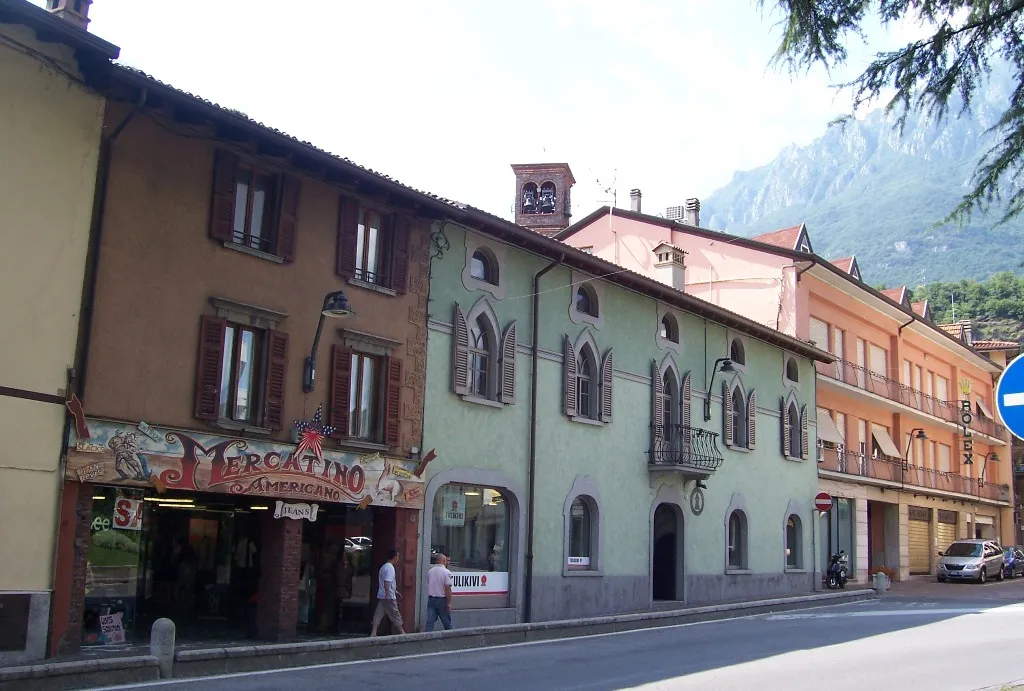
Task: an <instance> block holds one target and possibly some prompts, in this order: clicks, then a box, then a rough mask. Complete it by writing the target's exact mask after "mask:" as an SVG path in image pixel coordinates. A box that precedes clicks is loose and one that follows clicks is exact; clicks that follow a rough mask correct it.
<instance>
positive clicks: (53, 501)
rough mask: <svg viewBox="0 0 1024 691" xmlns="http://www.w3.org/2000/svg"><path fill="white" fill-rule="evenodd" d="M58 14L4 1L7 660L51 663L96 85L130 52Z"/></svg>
mask: <svg viewBox="0 0 1024 691" xmlns="http://www.w3.org/2000/svg"><path fill="white" fill-rule="evenodd" d="M51 4H52V5H55V6H59V5H61V3H59V2H54V3H51ZM87 4H88V3H86V6H87ZM55 9H57V10H60V9H61V8H60V7H55ZM65 12H66V10H65ZM59 15H60V12H59V11H58V12H47V11H46V10H44V9H41V8H38V7H35V6H34V5H31V4H29V3H28V2H24V1H23V0H0V93H2V94H3V95H4V96H3V103H4V105H3V109H2V110H0V113H2V114H3V115H2V118H3V120H2V122H0V162H2V165H0V209H3V215H2V219H3V220H2V223H3V226H2V233H0V238H2V245H0V248H2V249H0V276H3V281H4V287H5V289H4V290H2V291H0V322H2V323H3V325H4V337H3V339H2V341H0V355H2V357H0V511H2V513H0V518H2V520H0V563H2V564H3V568H0V607H2V608H3V611H4V620H5V621H6V622H7V624H6V625H5V626H3V627H2V629H3V630H2V631H0V664H2V663H4V662H16V661H19V660H25V659H32V658H37V657H42V656H43V654H44V653H45V642H46V629H47V619H48V616H47V615H48V612H49V608H50V599H51V593H52V584H53V563H54V560H53V554H54V536H55V533H56V526H55V522H56V520H57V518H56V517H57V507H58V501H59V499H58V493H59V487H60V482H59V479H58V478H59V474H58V466H59V463H60V457H61V440H62V438H63V437H64V436H65V435H64V434H63V432H64V425H65V417H66V416H65V405H64V402H65V399H66V397H67V396H68V395H69V393H70V392H71V391H73V386H74V382H73V380H72V378H71V376H70V373H69V368H72V367H73V366H74V363H75V353H76V344H77V341H78V330H79V315H80V313H81V310H82V287H83V278H84V276H85V272H86V257H87V254H88V247H89V228H90V219H91V217H92V213H93V190H94V187H95V179H96V166H97V160H98V157H99V150H100V137H101V129H102V125H103V110H104V99H103V97H102V96H100V95H98V94H97V92H96V91H95V90H94V89H95V86H96V84H97V80H99V79H101V78H102V74H103V71H104V66H106V67H107V68H109V65H110V61H111V60H112V59H113V58H115V57H116V56H117V54H118V49H117V48H116V47H115V46H113V45H111V44H109V43H107V42H105V41H102V40H100V39H98V38H96V37H94V36H91V35H90V34H89V33H87V32H86V31H85V30H84V28H83V27H84V25H85V23H86V21H85V20H84V17H83V18H80V19H81V21H79V22H78V23H77V24H76V23H75V22H73V21H68V18H64V17H61V16H59Z"/></svg>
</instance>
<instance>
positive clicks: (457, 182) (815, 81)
mask: <svg viewBox="0 0 1024 691" xmlns="http://www.w3.org/2000/svg"><path fill="white" fill-rule="evenodd" d="M33 2H35V3H36V4H39V5H42V4H43V0H33ZM767 4H768V6H773V3H772V2H771V0H769V1H768V3H767ZM90 16H91V17H92V23H91V24H90V27H89V28H90V31H92V32H93V33H95V34H96V35H98V36H101V37H103V38H105V39H107V40H109V41H111V42H112V43H115V44H117V45H119V46H120V47H121V61H122V62H124V63H125V64H127V65H130V66H132V67H137V68H139V69H141V70H143V71H145V72H147V73H149V74H151V75H153V76H154V77H156V78H158V79H161V80H163V81H165V82H168V83H170V84H172V85H174V86H176V87H178V88H180V89H183V90H185V91H189V92H191V93H194V94H197V95H199V96H202V97H204V98H207V99H210V100H212V101H214V102H216V103H218V104H220V105H222V106H227V107H230V108H234V109H237V110H241V111H243V112H244V113H246V114H248V115H249V116H250V117H253V118H255V119H256V120H259V121H261V122H263V123H264V124H267V125H270V126H273V127H276V128H278V129H281V130H283V131H285V132H288V133H289V134H292V135H295V136H297V137H299V138H300V139H304V140H307V141H310V142H312V143H313V144H315V145H317V146H319V147H321V148H323V149H326V150H328V151H331V152H333V153H336V154H338V155H341V156H346V157H348V158H350V159H352V160H353V161H355V162H356V163H359V164H360V165H363V166H367V167H369V168H372V169H374V170H377V171H379V172H383V173H386V174H388V175H391V176H392V177H395V178H397V179H398V180H400V181H402V182H404V183H406V184H409V185H412V186H414V187H417V188H420V189H424V190H427V191H430V192H433V193H435V194H440V195H442V196H445V197H449V198H453V199H457V200H459V201H463V202H466V203H469V204H472V205H474V206H478V207H481V208H483V209H485V210H487V211H490V212H492V213H495V214H498V215H501V216H505V217H510V213H511V205H512V201H513V197H514V193H515V189H514V184H513V183H514V180H513V176H512V171H511V169H510V168H509V165H510V164H511V163H525V162H537V161H542V160H546V161H567V162H568V163H569V164H570V166H571V167H572V170H573V173H574V174H575V177H576V179H577V184H576V187H575V188H574V189H573V207H574V214H575V216H576V218H580V217H581V216H582V215H584V214H586V213H588V212H590V211H591V210H593V209H594V208H595V207H596V206H597V205H599V204H600V203H604V202H607V201H610V200H611V195H610V194H603V193H602V192H601V191H600V189H601V188H607V187H610V186H612V183H613V180H617V182H616V185H615V186H616V188H617V190H618V203H619V205H620V206H628V205H629V190H630V188H633V187H639V188H641V189H642V190H643V193H644V211H647V212H649V213H658V212H661V211H663V210H664V208H665V207H666V206H669V205H673V204H680V203H682V201H683V200H684V199H685V198H686V197H691V196H697V197H701V198H703V197H706V196H707V195H708V194H709V193H711V192H712V191H714V190H715V189H717V188H718V187H720V186H722V185H724V184H725V183H727V182H728V181H729V180H730V179H731V177H732V174H733V172H735V171H736V170H740V169H747V168H751V167H755V166H758V165H762V164H764V163H767V162H769V161H770V160H771V159H772V158H774V156H775V155H776V154H777V153H778V151H779V150H780V149H781V148H783V147H785V146H787V145H789V144H791V143H794V142H795V143H798V144H805V143H808V142H810V141H811V140H812V139H814V138H815V137H817V136H818V135H820V134H821V133H822V131H823V130H824V127H825V124H826V123H827V122H828V121H829V120H830V119H831V118H832V117H834V116H835V115H837V114H839V113H841V112H844V111H845V109H846V108H847V106H848V100H846V99H844V98H843V97H841V96H837V95H836V92H835V91H834V90H832V89H831V88H829V84H830V83H832V82H836V81H842V80H843V79H844V78H847V77H849V76H850V75H851V74H852V67H854V66H862V65H863V64H865V62H866V60H867V58H868V57H869V56H870V55H871V53H873V51H874V50H875V49H877V48H882V47H892V46H894V45H895V44H896V43H898V42H900V41H902V40H904V39H905V38H907V35H908V34H909V33H910V32H908V31H907V30H905V29H903V30H901V31H900V32H899V34H900V35H897V34H896V33H889V34H883V33H882V32H881V31H874V32H872V36H873V37H874V38H873V40H874V41H877V43H873V45H872V46H871V50H870V51H869V50H867V49H866V48H863V47H861V46H860V44H859V42H858V44H857V47H856V48H855V50H854V51H852V52H851V57H852V65H851V69H850V70H847V71H846V72H845V73H839V74H833V75H831V78H830V77H829V75H827V74H826V73H825V71H824V70H822V69H817V70H815V71H813V72H811V73H810V74H809V75H804V76H800V77H798V78H792V79H791V78H790V76H789V75H788V74H786V73H783V72H781V71H780V70H778V69H776V68H772V67H769V66H768V62H769V59H770V57H771V55H772V52H773V50H774V48H775V47H776V45H777V42H778V30H777V29H776V28H775V27H774V25H775V21H776V20H777V16H771V15H768V16H765V15H762V12H761V11H760V10H759V9H758V7H757V5H756V2H755V0H628V1H622V2H612V1H611V0H556V1H554V2H551V1H549V2H545V3H542V2H535V1H533V0H524V1H521V2H516V3H501V2H493V1H492V2H483V1H476V2H474V1H472V0H432V1H431V2H427V1H426V0H423V1H413V0H375V1H373V2H355V1H354V0H341V1H340V2H338V1H335V2H330V1H327V0H319V1H316V2H315V1H313V0H275V1H270V0H174V1H173V2H170V1H168V2H156V1H154V0H95V2H94V3H93V6H92V10H91V14H90ZM616 170H617V173H616V172H615V171H616ZM598 179H600V181H601V183H600V185H599V184H598V182H597V180H598Z"/></svg>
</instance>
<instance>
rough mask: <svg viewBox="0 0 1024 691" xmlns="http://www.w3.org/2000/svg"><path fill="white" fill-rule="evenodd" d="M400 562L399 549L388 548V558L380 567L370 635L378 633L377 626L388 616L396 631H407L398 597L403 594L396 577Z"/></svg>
mask: <svg viewBox="0 0 1024 691" xmlns="http://www.w3.org/2000/svg"><path fill="white" fill-rule="evenodd" d="M397 563H398V550H396V549H391V550H388V560H387V561H386V562H384V565H383V566H381V567H380V572H379V573H378V574H377V583H378V585H377V608H376V609H375V610H374V612H373V625H372V626H371V627H370V636H371V637H373V636H376V635H377V627H379V626H380V623H381V621H383V620H384V617H385V616H387V618H388V620H389V621H390V622H391V627H392V628H393V629H395V633H405V629H403V628H402V613H401V612H399V611H398V599H399V598H401V597H402V594H401V593H400V592H398V581H397V579H396V577H395V564H397Z"/></svg>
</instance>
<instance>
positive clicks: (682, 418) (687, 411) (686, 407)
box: [679, 372, 693, 427]
mask: <svg viewBox="0 0 1024 691" xmlns="http://www.w3.org/2000/svg"><path fill="white" fill-rule="evenodd" d="M690 380H691V377H690V373H689V372H687V373H686V374H684V375H683V383H682V385H680V387H679V390H680V391H681V392H682V394H683V395H682V402H681V403H680V406H681V408H682V409H681V410H680V411H679V424H681V425H683V426H684V427H690V423H691V417H692V415H693V406H692V405H691V403H690V401H691V400H692V391H691V389H692V387H691V386H690Z"/></svg>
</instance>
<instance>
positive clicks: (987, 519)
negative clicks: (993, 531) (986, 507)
mask: <svg viewBox="0 0 1024 691" xmlns="http://www.w3.org/2000/svg"><path fill="white" fill-rule="evenodd" d="M974 522H975V523H981V524H982V525H995V524H996V519H995V518H993V517H992V516H982V515H980V514H974Z"/></svg>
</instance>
